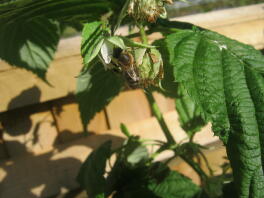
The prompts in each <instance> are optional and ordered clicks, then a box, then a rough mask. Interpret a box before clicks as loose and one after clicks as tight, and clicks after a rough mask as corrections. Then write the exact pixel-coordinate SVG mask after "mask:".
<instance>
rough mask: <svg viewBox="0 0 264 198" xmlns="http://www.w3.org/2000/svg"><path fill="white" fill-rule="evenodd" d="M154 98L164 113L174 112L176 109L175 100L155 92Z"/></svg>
mask: <svg viewBox="0 0 264 198" xmlns="http://www.w3.org/2000/svg"><path fill="white" fill-rule="evenodd" d="M153 96H154V98H155V101H156V102H157V104H158V106H159V108H160V111H161V112H162V113H166V112H169V111H173V110H174V109H175V102H174V99H172V98H167V97H165V96H163V95H162V94H160V93H158V92H154V93H153Z"/></svg>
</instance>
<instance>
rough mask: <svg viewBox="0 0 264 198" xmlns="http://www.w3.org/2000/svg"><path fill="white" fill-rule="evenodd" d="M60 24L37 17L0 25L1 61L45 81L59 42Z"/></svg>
mask: <svg viewBox="0 0 264 198" xmlns="http://www.w3.org/2000/svg"><path fill="white" fill-rule="evenodd" d="M60 33H61V31H60V27H59V24H58V23H57V22H54V21H51V20H48V19H46V18H38V19H36V20H32V21H30V22H25V23H14V24H8V25H1V26H0V43H1V47H0V58H1V59H3V60H5V61H6V62H8V63H9V64H11V65H14V66H17V67H21V68H25V69H27V70H29V71H32V72H33V73H35V74H37V75H38V76H39V77H40V78H42V79H45V74H46V72H47V70H48V67H49V64H50V62H51V61H52V60H53V57H54V53H55V51H56V49H57V45H58V42H59V39H60Z"/></svg>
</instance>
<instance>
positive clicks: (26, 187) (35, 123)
mask: <svg viewBox="0 0 264 198" xmlns="http://www.w3.org/2000/svg"><path fill="white" fill-rule="evenodd" d="M175 20H180V21H187V22H191V23H194V24H196V25H199V26H202V27H205V28H208V29H211V30H214V31H216V32H219V33H222V34H224V35H226V36H229V37H231V38H233V39H236V40H239V41H241V42H244V43H247V44H251V45H253V46H254V47H255V48H256V49H263V48H264V4H258V5H252V6H247V7H241V8H235V9H227V10H222V11H214V12H209V13H205V14H196V15H190V16H185V17H180V18H175ZM126 31H127V30H126V28H121V29H120V34H126ZM157 38H160V35H159V34H153V35H150V39H152V40H155V39H157ZM80 40H81V38H80V36H76V37H73V38H68V39H64V40H62V41H61V42H60V44H59V50H58V52H57V54H56V58H55V60H54V61H53V62H52V64H51V66H50V69H49V71H48V75H47V78H48V80H49V82H50V83H51V84H52V85H53V86H52V87H51V86H49V85H47V84H45V83H44V82H42V81H41V80H39V79H38V78H37V77H36V76H34V75H33V74H31V73H29V72H27V71H25V70H23V69H18V68H14V67H10V66H9V65H8V64H6V63H4V62H0V93H1V96H0V101H1V104H0V112H1V116H0V120H1V132H0V134H1V135H0V159H1V160H0V181H1V182H0V197H1V198H2V197H3V198H16V197H20V198H37V197H49V196H51V195H54V194H56V193H60V192H64V191H65V190H69V189H73V188H76V187H77V184H76V182H75V179H74V178H75V176H76V174H77V172H78V169H79V167H80V165H81V163H82V161H83V160H84V159H85V158H86V157H87V155H88V154H89V153H90V152H91V151H92V150H93V149H94V148H96V147H97V146H98V145H100V144H101V143H103V142H104V141H105V140H108V139H111V140H113V142H114V145H115V146H117V145H120V143H121V142H122V141H123V139H124V137H123V136H122V134H121V132H120V130H119V125H120V123H121V122H123V123H125V124H127V125H128V127H129V129H130V131H131V132H133V133H134V134H138V135H141V136H142V137H144V138H148V139H160V140H162V139H164V137H163V135H162V131H161V129H160V127H159V125H158V123H157V121H156V120H155V118H153V117H152V115H151V111H150V108H149V106H148V103H147V100H146V98H145V96H144V93H143V92H142V91H141V90H133V91H126V92H123V93H121V94H120V95H119V96H118V97H116V98H115V99H114V100H113V101H112V102H111V103H110V104H109V105H108V106H107V107H106V108H105V109H104V110H103V111H102V112H100V113H98V114H97V115H96V116H95V118H94V119H93V120H92V122H91V123H90V124H89V126H88V130H89V131H90V132H91V133H93V135H89V136H85V135H84V134H83V133H82V125H81V121H80V118H79V112H78V107H77V104H76V103H75V101H74V97H73V96H72V95H73V92H74V90H75V84H76V83H75V81H76V76H77V75H78V72H79V71H80V69H81V66H82V65H81V57H80V53H79V48H80ZM155 98H156V100H157V102H158V104H159V106H160V108H161V110H162V112H163V114H164V117H165V119H166V122H167V124H168V126H169V128H170V129H171V131H172V132H173V134H174V136H175V138H176V139H177V140H178V141H181V140H183V139H184V138H186V135H185V133H184V131H183V130H182V129H181V128H180V126H179V123H178V116H177V113H176V112H175V110H174V101H173V100H172V99H168V98H164V97H163V96H161V95H160V94H158V93H156V94H155ZM87 102H89V101H87ZM217 140H218V139H217V138H216V137H214V136H213V134H212V132H211V130H210V125H208V126H206V127H205V128H203V129H202V132H201V133H199V134H198V135H197V136H196V141H197V142H199V143H201V144H210V143H212V142H215V141H217ZM220 150H221V152H220V153H219V150H218V151H217V152H218V154H219V155H222V156H224V155H225V153H224V149H220ZM218 154H217V157H218V159H221V157H219V155H218ZM211 156H212V157H210V158H212V159H213V158H216V157H215V156H216V155H215V154H213V155H212V154H211ZM163 157H166V156H163ZM219 163H220V162H219V161H218V163H216V165H215V167H217V166H218V165H219ZM176 169H180V170H181V171H182V172H184V173H186V174H187V175H190V169H188V168H186V165H180V166H178V167H177V168H176ZM191 175H192V173H191ZM194 177H195V176H194Z"/></svg>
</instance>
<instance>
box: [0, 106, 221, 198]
mask: <svg viewBox="0 0 264 198" xmlns="http://www.w3.org/2000/svg"><path fill="white" fill-rule="evenodd" d="M164 117H165V120H166V122H167V124H168V125H169V128H170V130H171V131H172V134H173V135H174V137H175V139H176V140H177V141H178V142H180V141H183V140H184V139H185V138H186V134H185V133H184V132H183V130H182V129H181V128H180V127H179V125H178V124H177V123H178V116H177V113H176V112H175V111H172V112H168V113H165V114H164ZM128 128H129V130H130V132H131V133H133V134H134V135H141V137H142V138H144V139H157V140H165V138H164V136H163V134H162V131H161V129H160V127H159V125H158V123H157V121H156V119H155V118H148V119H146V120H143V121H140V122H137V123H133V124H129V125H128ZM201 133H202V134H203V135H204V136H207V139H206V140H205V139H202V140H199V139H197V141H198V142H199V143H201V144H207V143H209V142H213V141H217V140H218V139H217V138H215V137H213V135H212V133H211V132H210V130H208V128H205V129H203V130H202V132H201ZM208 134H209V135H208ZM123 137H124V136H123V135H122V133H121V132H120V130H119V129H115V130H109V131H105V132H104V133H101V134H99V135H91V136H88V137H86V138H82V139H78V140H76V141H72V142H70V143H68V144H64V145H56V148H55V151H51V152H47V153H42V154H39V155H37V156H34V155H33V154H32V153H30V154H29V155H28V156H23V157H12V158H11V159H10V160H9V161H2V162H1V163H0V181H1V185H0V196H1V197H17V195H18V194H19V195H20V197H27V198H36V197H48V196H52V195H55V194H57V193H59V192H61V191H62V190H63V189H64V190H65V189H73V188H75V187H77V183H76V182H75V178H76V175H77V172H78V170H79V167H80V165H81V162H83V161H84V160H85V158H86V157H87V155H88V154H89V153H91V152H92V150H93V149H95V148H97V147H98V146H99V145H100V144H102V143H103V142H105V141H107V140H112V141H113V142H114V143H113V145H114V147H116V146H119V145H121V143H122V141H123V140H124V138H123ZM165 158H166V156H163V157H161V158H160V159H165Z"/></svg>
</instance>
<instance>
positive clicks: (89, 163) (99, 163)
mask: <svg viewBox="0 0 264 198" xmlns="http://www.w3.org/2000/svg"><path fill="white" fill-rule="evenodd" d="M110 154H111V141H108V142H105V143H104V144H102V145H101V146H100V147H99V148H98V149H96V150H95V151H93V152H92V153H91V154H90V155H89V156H88V158H87V159H86V161H85V162H84V163H83V164H82V166H81V168H80V171H79V174H78V176H77V181H78V182H79V183H80V185H81V187H82V188H83V189H85V190H86V191H87V194H88V196H89V197H91V198H104V197H105V196H104V191H105V182H106V180H105V178H104V173H105V166H106V161H107V159H108V158H109V157H110Z"/></svg>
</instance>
